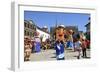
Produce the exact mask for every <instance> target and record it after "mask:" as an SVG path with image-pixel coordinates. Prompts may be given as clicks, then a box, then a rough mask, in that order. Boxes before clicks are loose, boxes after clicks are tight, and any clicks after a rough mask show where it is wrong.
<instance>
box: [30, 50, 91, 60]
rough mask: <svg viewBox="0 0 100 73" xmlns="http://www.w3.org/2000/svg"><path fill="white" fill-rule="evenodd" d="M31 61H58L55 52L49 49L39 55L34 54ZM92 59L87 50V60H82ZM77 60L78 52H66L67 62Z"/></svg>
mask: <svg viewBox="0 0 100 73" xmlns="http://www.w3.org/2000/svg"><path fill="white" fill-rule="evenodd" d="M30 58H31V61H52V60H56V55H55V50H53V49H49V50H41V52H39V53H32V54H31V57H30ZM89 58H90V50H89V49H88V50H87V58H82V57H81V59H89ZM73 59H77V52H74V51H73V50H69V49H67V50H65V60H73Z"/></svg>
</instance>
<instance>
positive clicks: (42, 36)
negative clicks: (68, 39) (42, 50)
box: [36, 28, 50, 42]
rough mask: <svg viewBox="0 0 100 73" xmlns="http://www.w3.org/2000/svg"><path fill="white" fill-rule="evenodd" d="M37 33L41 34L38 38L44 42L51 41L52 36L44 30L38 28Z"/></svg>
mask: <svg viewBox="0 0 100 73" xmlns="http://www.w3.org/2000/svg"><path fill="white" fill-rule="evenodd" d="M36 32H38V33H39V35H38V37H40V38H42V42H45V41H46V39H50V34H49V33H47V32H44V31H43V30H42V29H39V28H36Z"/></svg>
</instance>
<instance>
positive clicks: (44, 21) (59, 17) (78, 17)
mask: <svg viewBox="0 0 100 73" xmlns="http://www.w3.org/2000/svg"><path fill="white" fill-rule="evenodd" d="M89 17H90V14H84V13H61V12H39V11H24V20H32V21H33V22H34V23H35V24H36V25H37V26H39V27H41V28H42V27H43V26H47V27H48V29H49V30H50V27H52V26H55V25H56V24H58V25H59V24H63V25H65V26H78V30H79V31H83V32H85V31H86V27H85V25H86V24H87V23H88V18H89Z"/></svg>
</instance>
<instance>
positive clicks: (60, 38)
mask: <svg viewBox="0 0 100 73" xmlns="http://www.w3.org/2000/svg"><path fill="white" fill-rule="evenodd" d="M64 32H65V31H64V25H59V26H58V27H57V28H56V43H55V50H56V59H57V60H64V59H65V55H64Z"/></svg>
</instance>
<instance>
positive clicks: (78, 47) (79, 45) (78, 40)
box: [75, 35, 82, 59]
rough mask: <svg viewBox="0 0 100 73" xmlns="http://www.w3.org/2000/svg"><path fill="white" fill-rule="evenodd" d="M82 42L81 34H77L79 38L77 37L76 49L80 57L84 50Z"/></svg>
mask: <svg viewBox="0 0 100 73" xmlns="http://www.w3.org/2000/svg"><path fill="white" fill-rule="evenodd" d="M81 46H82V43H81V41H80V36H79V35H77V39H76V42H75V49H76V51H77V52H78V55H77V58H78V59H80V58H81V51H82V48H81Z"/></svg>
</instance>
